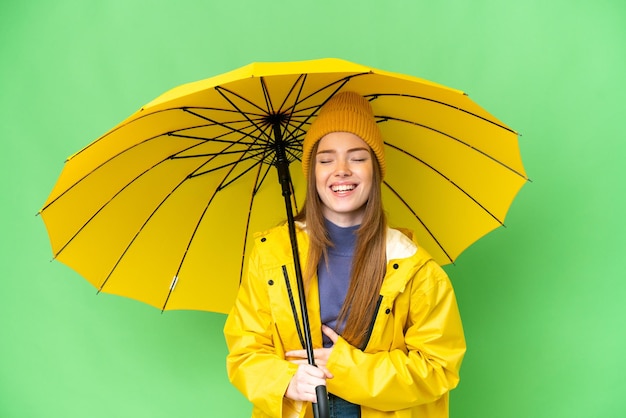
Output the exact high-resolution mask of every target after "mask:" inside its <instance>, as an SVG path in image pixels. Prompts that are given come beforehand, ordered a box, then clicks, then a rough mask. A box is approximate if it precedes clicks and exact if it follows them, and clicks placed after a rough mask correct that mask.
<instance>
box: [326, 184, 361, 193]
mask: <svg viewBox="0 0 626 418" xmlns="http://www.w3.org/2000/svg"><path fill="white" fill-rule="evenodd" d="M330 189H331V190H332V191H333V192H349V191H351V190H354V189H356V185H355V184H340V185H338V186H331V187H330Z"/></svg>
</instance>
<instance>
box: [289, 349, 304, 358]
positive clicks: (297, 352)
mask: <svg viewBox="0 0 626 418" xmlns="http://www.w3.org/2000/svg"><path fill="white" fill-rule="evenodd" d="M285 357H297V358H307V352H306V350H292V351H287V352H286V353H285Z"/></svg>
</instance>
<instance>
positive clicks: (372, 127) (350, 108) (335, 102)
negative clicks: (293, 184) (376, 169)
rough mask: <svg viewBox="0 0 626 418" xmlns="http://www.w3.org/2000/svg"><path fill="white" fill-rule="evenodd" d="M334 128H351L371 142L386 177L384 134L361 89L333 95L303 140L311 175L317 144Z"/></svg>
mask: <svg viewBox="0 0 626 418" xmlns="http://www.w3.org/2000/svg"><path fill="white" fill-rule="evenodd" d="M331 132H350V133H353V134H355V135H356V136H358V137H359V138H361V139H362V140H363V141H365V142H366V143H367V145H369V146H370V148H371V149H372V151H374V155H375V156H376V159H377V160H378V165H379V166H380V172H381V177H385V171H386V170H385V169H386V167H385V149H384V144H383V139H382V135H381V133H380V129H379V128H378V124H377V123H376V119H374V112H373V111H372V105H371V104H370V102H369V101H368V100H367V99H365V98H364V97H363V96H361V95H360V94H358V93H354V92H351V91H346V92H341V93H338V94H336V95H335V96H333V97H332V98H331V99H330V100H329V101H327V102H326V103H325V104H324V106H322V108H321V109H320V113H319V115H318V116H317V118H316V119H315V120H314V121H313V123H312V124H311V127H310V128H309V130H308V132H307V133H306V135H305V137H304V142H303V143H302V169H303V170H304V175H305V177H306V176H307V175H308V171H309V162H310V160H311V151H312V149H313V146H314V145H315V144H316V143H317V141H319V140H320V139H322V137H324V135H326V134H329V133H331Z"/></svg>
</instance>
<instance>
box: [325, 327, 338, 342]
mask: <svg viewBox="0 0 626 418" xmlns="http://www.w3.org/2000/svg"><path fill="white" fill-rule="evenodd" d="M322 332H323V333H324V335H326V336H327V337H328V338H330V340H331V341H332V342H333V344H334V343H336V342H337V340H338V339H339V334H337V333H336V332H335V331H334V330H333V329H332V328H331V327H329V326H327V325H322Z"/></svg>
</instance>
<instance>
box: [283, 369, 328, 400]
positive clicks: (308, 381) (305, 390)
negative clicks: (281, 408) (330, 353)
mask: <svg viewBox="0 0 626 418" xmlns="http://www.w3.org/2000/svg"><path fill="white" fill-rule="evenodd" d="M299 361H300V360H297V361H294V362H299ZM332 377H333V375H332V374H331V373H330V372H329V371H328V369H326V367H315V366H312V365H310V364H300V365H299V366H298V371H297V372H296V374H295V375H294V376H293V377H292V378H291V381H290V382H289V386H288V387H287V391H286V392H285V396H286V397H287V398H289V399H293V400H294V401H307V402H313V403H317V394H316V392H315V388H316V387H318V386H326V379H330V378H332Z"/></svg>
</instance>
